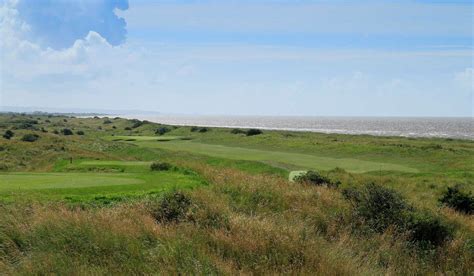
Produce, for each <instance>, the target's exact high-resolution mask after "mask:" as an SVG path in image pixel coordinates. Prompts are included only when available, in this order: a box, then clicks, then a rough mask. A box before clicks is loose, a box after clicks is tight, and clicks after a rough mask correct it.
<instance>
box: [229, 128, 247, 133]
mask: <svg viewBox="0 0 474 276" xmlns="http://www.w3.org/2000/svg"><path fill="white" fill-rule="evenodd" d="M230 133H232V134H246V133H247V132H246V131H245V130H242V129H239V128H234V129H233V130H231V131H230Z"/></svg>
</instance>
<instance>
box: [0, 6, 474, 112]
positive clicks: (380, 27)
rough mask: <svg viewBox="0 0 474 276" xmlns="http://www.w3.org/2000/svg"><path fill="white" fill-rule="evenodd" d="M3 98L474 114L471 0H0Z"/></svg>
mask: <svg viewBox="0 0 474 276" xmlns="http://www.w3.org/2000/svg"><path fill="white" fill-rule="evenodd" d="M0 3H1V4H0V5H1V6H2V7H1V8H0V28H1V34H2V39H1V40H0V50H1V55H2V60H1V62H0V65H1V66H0V76H1V84H0V85H1V86H0V88H1V91H0V105H3V106H41V107H62V108H90V109H114V110H117V109H133V110H137V109H141V110H151V111H159V112H163V113H186V114H229V115H230V114H232V115H316V116H317V115H326V116H472V115H473V111H474V107H473V106H474V101H473V90H474V87H473V86H474V84H473V75H474V70H473V67H474V66H473V36H474V35H473V3H472V1H403V0H400V1H338V0H335V1H304V0H301V1H298V0H293V1H289V0H274V1H271V0H260V1H257V0H252V1H250V0H241V1H236V0H233V1H223V0H221V1H210V0H209V1H207V0H200V1H198V0H195V1H191V0H188V1H171V0H161V1H151V0H150V1H145V0H129V1H126V0H77V1H71V0H0Z"/></svg>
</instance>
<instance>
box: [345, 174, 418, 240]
mask: <svg viewBox="0 0 474 276" xmlns="http://www.w3.org/2000/svg"><path fill="white" fill-rule="evenodd" d="M343 195H344V196H345V197H346V198H347V199H349V200H350V201H351V202H352V204H353V206H354V211H355V214H356V215H357V216H359V217H361V218H362V219H363V220H364V223H365V224H367V225H368V226H369V228H370V229H371V230H373V231H375V232H379V233H381V232H383V231H385V230H386V229H387V228H388V227H389V226H392V225H393V226H397V227H401V226H403V225H404V223H405V220H406V215H407V212H408V211H409V210H410V208H411V207H410V206H409V205H408V204H407V203H406V201H405V200H404V199H403V198H402V197H401V195H400V194H398V193H397V192H395V191H394V190H392V189H388V188H385V187H383V186H380V185H376V184H374V183H369V184H367V185H365V186H364V187H363V188H360V189H355V188H349V189H345V190H343Z"/></svg>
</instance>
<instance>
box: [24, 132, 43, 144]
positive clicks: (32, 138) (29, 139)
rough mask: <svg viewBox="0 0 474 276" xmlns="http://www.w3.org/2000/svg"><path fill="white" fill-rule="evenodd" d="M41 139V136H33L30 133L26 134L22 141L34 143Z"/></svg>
mask: <svg viewBox="0 0 474 276" xmlns="http://www.w3.org/2000/svg"><path fill="white" fill-rule="evenodd" d="M38 139H39V136H38V135H37V134H33V133H28V134H25V135H23V137H22V138H21V140H22V141H25V142H34V141H36V140H38Z"/></svg>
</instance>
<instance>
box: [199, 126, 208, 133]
mask: <svg viewBox="0 0 474 276" xmlns="http://www.w3.org/2000/svg"><path fill="white" fill-rule="evenodd" d="M208 131H209V129H208V128H207V127H202V128H201V129H199V132H201V133H204V132H208Z"/></svg>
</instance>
